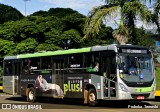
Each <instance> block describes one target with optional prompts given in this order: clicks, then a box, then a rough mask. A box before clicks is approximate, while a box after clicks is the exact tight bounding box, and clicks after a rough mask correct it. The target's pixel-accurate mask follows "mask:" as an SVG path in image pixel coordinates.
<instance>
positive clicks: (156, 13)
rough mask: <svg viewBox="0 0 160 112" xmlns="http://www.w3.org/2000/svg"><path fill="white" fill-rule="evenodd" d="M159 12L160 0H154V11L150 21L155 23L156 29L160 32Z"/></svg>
mask: <svg viewBox="0 0 160 112" xmlns="http://www.w3.org/2000/svg"><path fill="white" fill-rule="evenodd" d="M159 14H160V0H156V2H155V4H154V11H153V14H152V21H153V22H154V23H155V24H156V26H157V31H158V33H159V34H160V23H159Z"/></svg>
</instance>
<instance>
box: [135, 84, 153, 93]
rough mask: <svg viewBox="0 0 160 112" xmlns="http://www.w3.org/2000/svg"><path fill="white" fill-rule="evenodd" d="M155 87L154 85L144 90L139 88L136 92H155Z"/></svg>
mask: <svg viewBox="0 0 160 112" xmlns="http://www.w3.org/2000/svg"><path fill="white" fill-rule="evenodd" d="M153 88H154V86H153V84H152V86H151V87H144V88H137V89H136V92H151V91H152V90H153Z"/></svg>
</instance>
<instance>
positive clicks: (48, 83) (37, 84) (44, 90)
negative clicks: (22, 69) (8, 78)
mask: <svg viewBox="0 0 160 112" xmlns="http://www.w3.org/2000/svg"><path fill="white" fill-rule="evenodd" d="M40 78H41V79H40ZM41 81H42V82H41ZM21 87H22V88H21V95H26V90H27V88H29V87H34V88H35V91H36V96H53V91H54V86H53V84H52V75H51V74H50V75H48V74H46V75H41V74H39V75H31V74H30V75H22V76H21Z"/></svg>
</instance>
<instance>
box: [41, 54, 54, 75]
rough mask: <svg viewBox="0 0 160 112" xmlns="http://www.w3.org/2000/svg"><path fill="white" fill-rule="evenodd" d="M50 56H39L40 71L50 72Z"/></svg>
mask: <svg viewBox="0 0 160 112" xmlns="http://www.w3.org/2000/svg"><path fill="white" fill-rule="evenodd" d="M51 71H52V66H51V57H42V58H41V73H51Z"/></svg>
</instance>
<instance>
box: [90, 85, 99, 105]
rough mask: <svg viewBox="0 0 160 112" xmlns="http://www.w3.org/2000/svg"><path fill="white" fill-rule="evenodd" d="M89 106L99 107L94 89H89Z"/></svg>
mask: <svg viewBox="0 0 160 112" xmlns="http://www.w3.org/2000/svg"><path fill="white" fill-rule="evenodd" d="M88 104H89V106H96V105H97V93H96V91H95V90H94V89H93V88H91V89H89V92H88Z"/></svg>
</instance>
